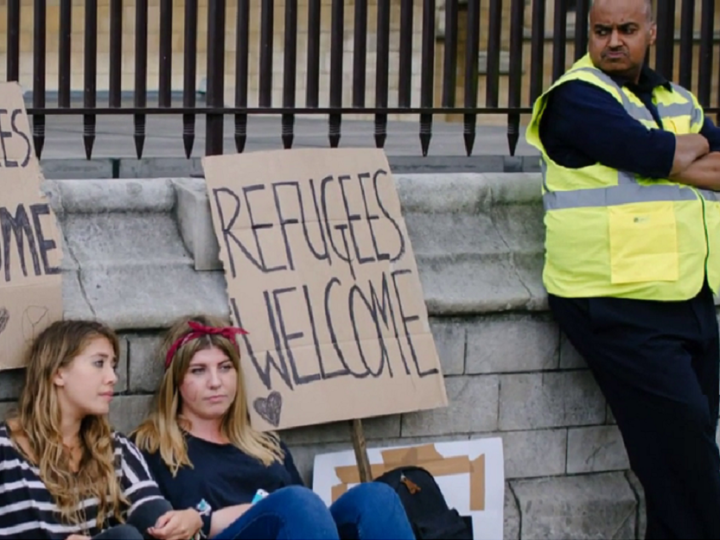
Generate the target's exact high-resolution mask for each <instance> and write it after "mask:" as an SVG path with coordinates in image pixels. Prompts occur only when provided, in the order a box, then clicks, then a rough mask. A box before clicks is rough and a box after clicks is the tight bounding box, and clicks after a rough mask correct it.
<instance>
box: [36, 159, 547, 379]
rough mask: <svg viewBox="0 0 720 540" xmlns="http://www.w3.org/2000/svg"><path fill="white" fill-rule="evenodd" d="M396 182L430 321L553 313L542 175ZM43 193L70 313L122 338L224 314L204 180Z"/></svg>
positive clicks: (66, 184) (92, 185)
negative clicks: (58, 236) (55, 222)
mask: <svg viewBox="0 0 720 540" xmlns="http://www.w3.org/2000/svg"><path fill="white" fill-rule="evenodd" d="M396 178H397V185H398V192H399V195H400V199H401V203H402V205H403V209H404V215H405V219H406V222H407V225H408V227H407V228H408V235H409V237H410V239H411V241H412V243H413V246H414V249H415V253H416V259H417V262H418V271H419V274H420V280H421V283H422V285H423V290H424V295H425V300H426V305H427V307H428V310H429V313H430V314H431V315H436V316H440V317H450V316H453V315H470V314H479V313H491V312H502V311H510V310H516V311H543V310H546V309H547V300H546V294H545V292H544V289H543V287H542V283H541V280H540V276H541V270H542V261H543V254H542V227H541V220H542V207H541V205H540V178H539V175H537V174H526V173H518V174H509V173H508V174H504V173H499V174H490V173H488V174H448V175H437V174H416V175H396ZM45 189H46V191H47V192H48V194H49V196H50V199H51V203H52V205H53V207H54V208H55V211H56V212H57V214H58V217H59V220H60V224H61V229H62V232H63V235H64V241H63V250H64V252H65V258H64V262H63V269H64V275H65V278H66V279H65V286H64V287H65V290H64V297H65V301H66V306H67V307H66V310H67V311H66V314H67V315H71V316H76V317H79V316H88V317H90V316H92V317H98V318H101V319H103V320H104V321H106V322H107V323H108V324H110V325H112V326H113V327H115V328H117V329H118V330H146V329H159V328H165V327H167V325H168V324H169V323H170V322H171V321H172V320H173V319H174V318H175V317H178V316H181V315H187V314H190V313H193V312H197V311H205V312H209V313H213V314H217V315H221V316H227V314H228V307H227V295H226V283H225V279H224V276H223V274H222V271H221V270H220V269H221V263H220V260H219V257H218V243H217V240H216V238H215V235H214V233H213V229H212V222H211V217H210V207H209V202H208V198H207V194H206V191H205V181H204V180H203V179H200V178H180V179H170V178H154V179H147V180H57V181H47V182H46V184H45ZM478 268H482V269H483V271H482V272H478ZM179 291H182V294H179ZM452 370H453V372H454V373H458V371H459V366H457V365H456V366H455V367H453V368H452Z"/></svg>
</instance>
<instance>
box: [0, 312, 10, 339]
mask: <svg viewBox="0 0 720 540" xmlns="http://www.w3.org/2000/svg"><path fill="white" fill-rule="evenodd" d="M8 321H10V312H9V311H8V310H7V308H4V307H3V308H0V334H2V333H3V332H4V331H5V329H6V328H7V325H8Z"/></svg>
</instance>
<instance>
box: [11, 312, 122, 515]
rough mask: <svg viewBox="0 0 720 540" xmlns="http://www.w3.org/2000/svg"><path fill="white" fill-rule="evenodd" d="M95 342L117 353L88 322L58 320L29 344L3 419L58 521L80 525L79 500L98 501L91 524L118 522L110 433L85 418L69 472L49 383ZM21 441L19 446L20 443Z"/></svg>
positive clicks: (110, 334) (106, 331)
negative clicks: (17, 389) (19, 383)
mask: <svg viewBox="0 0 720 540" xmlns="http://www.w3.org/2000/svg"><path fill="white" fill-rule="evenodd" d="M97 338H105V339H107V340H108V341H109V342H110V344H111V345H112V348H113V351H114V353H115V357H116V358H117V356H118V352H119V348H120V347H119V343H118V338H117V335H116V334H115V332H114V331H113V330H112V329H111V328H109V327H107V326H105V325H103V324H101V323H98V322H93V321H58V322H55V323H53V324H51V325H50V326H48V327H47V328H46V329H45V330H44V331H43V332H42V333H40V335H39V336H37V338H36V339H35V341H34V342H33V344H32V345H31V347H30V349H29V350H28V352H27V353H26V371H25V384H24V386H23V389H22V392H21V393H20V399H19V400H18V404H17V407H16V409H15V410H14V411H13V412H11V413H10V414H9V415H8V427H10V436H11V437H12V438H13V441H14V442H15V443H16V447H17V448H18V449H20V450H21V451H22V453H23V454H24V455H25V457H26V459H28V461H30V462H31V463H33V464H34V465H35V466H37V467H38V469H39V470H40V478H41V479H42V481H43V483H44V484H45V487H46V488H47V489H48V491H49V492H50V494H51V495H52V497H53V499H54V500H55V504H56V505H57V507H58V510H59V511H60V517H61V520H62V521H63V522H65V523H67V524H73V525H78V524H80V523H82V522H83V521H84V519H83V518H84V514H83V512H82V509H81V508H80V502H81V501H82V500H83V499H86V498H90V497H94V498H96V499H97V500H98V515H97V524H98V527H100V528H102V527H103V525H104V523H105V521H106V520H107V519H108V518H109V517H110V516H114V517H115V518H116V519H117V520H118V521H120V522H122V521H123V517H122V512H123V509H124V508H127V506H128V501H127V499H126V498H125V497H124V496H123V491H122V487H121V486H120V483H119V481H118V479H117V476H116V474H115V448H114V444H113V436H112V429H111V427H110V424H109V422H108V419H107V418H106V417H105V416H95V415H88V416H86V417H85V418H83V420H82V422H81V424H80V433H79V437H80V444H81V449H82V457H81V459H80V464H79V470H78V471H77V473H75V472H73V471H72V470H71V453H70V451H68V450H67V448H66V447H65V446H64V445H63V438H62V433H61V431H60V426H61V425H62V413H61V411H60V403H59V401H58V396H57V390H56V387H55V384H54V382H53V379H54V377H55V375H56V374H57V372H58V370H59V369H61V368H64V367H67V366H69V365H70V364H71V363H72V362H73V360H74V359H75V358H76V357H77V356H79V355H80V354H82V352H83V351H84V350H85V348H86V347H87V346H88V345H89V344H90V342H92V341H93V340H95V339H97ZM21 439H22V442H24V443H25V445H23V444H21V442H20V441H21Z"/></svg>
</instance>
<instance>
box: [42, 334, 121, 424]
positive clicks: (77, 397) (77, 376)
mask: <svg viewBox="0 0 720 540" xmlns="http://www.w3.org/2000/svg"><path fill="white" fill-rule="evenodd" d="M116 367H117V358H116V357H115V351H114V350H113V346H112V344H111V343H110V341H108V340H107V338H104V337H96V338H94V339H92V340H91V341H90V342H89V343H88V344H87V346H86V347H85V349H83V351H82V352H81V353H80V354H79V355H78V356H76V357H75V358H73V360H72V361H71V362H70V363H69V364H68V365H67V366H65V367H63V368H60V369H59V370H58V372H57V374H56V375H55V379H54V381H53V382H54V383H55V386H56V388H57V392H58V398H59V401H60V407H61V409H62V411H63V415H65V414H70V415H73V416H75V417H76V418H79V419H82V418H83V417H85V416H89V415H95V416H101V415H105V414H108V412H110V402H111V401H112V398H113V391H114V389H115V383H117V374H116V373H115V368H116Z"/></svg>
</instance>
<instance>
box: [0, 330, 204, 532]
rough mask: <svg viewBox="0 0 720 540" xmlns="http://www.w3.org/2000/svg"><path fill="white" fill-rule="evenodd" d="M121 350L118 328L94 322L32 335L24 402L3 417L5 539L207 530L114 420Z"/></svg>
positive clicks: (0, 459)
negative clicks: (168, 491)
mask: <svg viewBox="0 0 720 540" xmlns="http://www.w3.org/2000/svg"><path fill="white" fill-rule="evenodd" d="M117 356H118V339H117V336H116V335H115V333H114V332H113V331H112V330H111V329H110V328H108V327H106V326H103V325H102V324H99V323H95V322H85V321H63V322H56V323H54V324H52V325H51V326H49V327H48V328H47V329H46V330H45V331H43V332H42V333H41V334H40V335H39V336H38V337H37V339H36V340H35V342H34V343H33V344H32V346H31V348H30V350H29V353H28V358H27V369H26V374H25V385H24V387H23V389H22V392H21V395H20V400H19V403H18V407H17V410H15V411H14V412H12V413H11V414H10V416H9V417H8V419H7V421H6V422H5V423H1V424H0V538H13V539H24V538H27V539H48V540H49V539H52V540H59V539H68V540H84V539H90V538H97V539H104V540H110V539H128V540H135V539H142V538H144V537H145V538H147V537H148V536H150V537H155V538H158V539H163V540H183V539H184V540H187V539H188V538H190V537H191V536H192V535H193V534H194V533H195V532H196V531H197V530H199V529H200V527H201V525H202V522H201V519H200V516H199V515H198V513H197V512H196V511H195V510H193V509H190V510H185V511H173V510H172V507H171V506H170V504H169V503H168V502H167V500H165V499H164V498H163V496H162V494H161V493H160V491H159V489H158V486H157V484H156V483H155V481H154V480H153V479H152V476H151V475H150V472H149V471H148V468H147V465H146V463H145V461H144V459H143V457H142V454H141V453H140V452H139V451H138V449H137V448H136V447H135V446H134V445H133V444H132V443H131V442H130V441H129V440H128V439H126V438H125V437H124V436H123V435H121V434H120V433H117V432H113V431H112V429H111V428H110V425H109V424H108V420H107V414H108V411H109V407H110V401H111V400H112V398H113V388H114V386H115V383H116V382H117V375H116V374H115V367H116V363H117Z"/></svg>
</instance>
